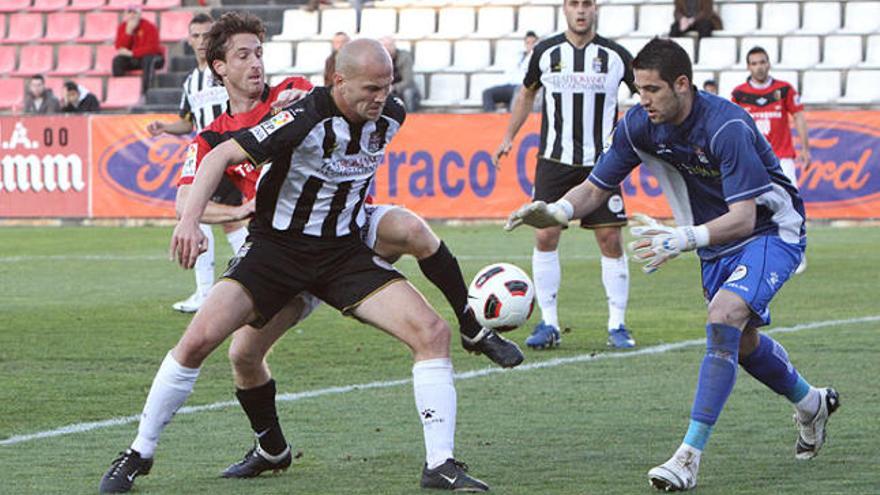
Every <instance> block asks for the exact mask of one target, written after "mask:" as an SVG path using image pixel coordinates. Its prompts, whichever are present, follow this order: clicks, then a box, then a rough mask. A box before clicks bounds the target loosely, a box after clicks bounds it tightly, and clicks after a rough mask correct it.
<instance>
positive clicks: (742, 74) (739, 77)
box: [718, 70, 749, 98]
mask: <svg viewBox="0 0 880 495" xmlns="http://www.w3.org/2000/svg"><path fill="white" fill-rule="evenodd" d="M748 77H749V72H748V71H746V70H726V71H722V72H721V73H720V74H719V75H718V96H722V97H724V98H730V95H731V93H733V88H735V87H737V86H739V85H740V84H742V83H744V82H745V81H746V79H747V78H748Z"/></svg>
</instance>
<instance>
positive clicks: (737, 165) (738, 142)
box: [710, 120, 773, 203]
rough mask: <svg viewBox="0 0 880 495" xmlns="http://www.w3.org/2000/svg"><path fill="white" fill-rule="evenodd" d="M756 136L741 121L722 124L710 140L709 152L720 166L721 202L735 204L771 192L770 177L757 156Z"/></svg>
mask: <svg viewBox="0 0 880 495" xmlns="http://www.w3.org/2000/svg"><path fill="white" fill-rule="evenodd" d="M756 139H758V135H757V134H756V133H755V131H754V130H752V129H751V128H750V127H749V126H748V125H746V123H745V122H744V121H742V120H733V121H730V122H728V123H727V124H725V125H724V126H723V127H722V128H721V129H720V130H719V131H718V132H717V133H716V134H715V136H714V137H713V138H712V140H711V142H710V148H711V150H712V153H713V154H714V155H715V156H716V157H717V158H718V160H719V162H720V165H721V188H722V191H723V193H724V201H726V202H727V203H736V202H738V201H743V200H746V199H751V198H754V197H757V196H760V195H761V194H764V193H765V192H767V191H770V190H771V189H772V188H773V184H772V183H771V181H770V174H769V173H768V172H767V169H766V167H765V166H764V162H763V161H762V160H761V157H760V156H759V155H758V150H757V148H756V147H755V140H756Z"/></svg>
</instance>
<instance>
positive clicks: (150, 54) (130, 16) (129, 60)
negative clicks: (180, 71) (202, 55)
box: [113, 5, 165, 93]
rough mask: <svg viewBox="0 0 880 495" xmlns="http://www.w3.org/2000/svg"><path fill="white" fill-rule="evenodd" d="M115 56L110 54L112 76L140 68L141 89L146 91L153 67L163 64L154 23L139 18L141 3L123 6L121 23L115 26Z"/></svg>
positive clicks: (160, 46)
mask: <svg viewBox="0 0 880 495" xmlns="http://www.w3.org/2000/svg"><path fill="white" fill-rule="evenodd" d="M114 45H115V46H116V50H117V53H116V56H115V57H113V76H114V77H119V76H124V75H125V73H126V72H128V71H131V70H138V69H140V70H142V71H143V80H142V81H143V82H142V84H141V91H142V92H143V93H146V92H147V89H148V88H149V87H150V80H151V79H152V78H153V73H154V72H155V71H156V69H161V68H162V66H163V65H165V58H164V57H163V56H162V53H163V52H162V45H160V44H159V30H158V29H157V28H156V25H155V24H153V23H152V22H150V21H147V20H145V19H141V7H140V6H139V5H131V6H129V7H128V8H127V9H125V14H124V15H123V17H122V23H120V24H119V27H117V28H116V43H115V44H114Z"/></svg>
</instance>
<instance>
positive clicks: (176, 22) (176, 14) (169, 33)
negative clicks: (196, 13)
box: [108, 10, 193, 92]
mask: <svg viewBox="0 0 880 495" xmlns="http://www.w3.org/2000/svg"><path fill="white" fill-rule="evenodd" d="M160 15H161V20H160V25H159V41H161V42H163V43H168V42H173V41H180V40H183V39H186V37H187V36H189V21H190V20H192V16H193V14H192V12H190V11H188V10H176V11H175V10H171V11H166V12H162V13H161V14H160ZM108 92H109V91H108Z"/></svg>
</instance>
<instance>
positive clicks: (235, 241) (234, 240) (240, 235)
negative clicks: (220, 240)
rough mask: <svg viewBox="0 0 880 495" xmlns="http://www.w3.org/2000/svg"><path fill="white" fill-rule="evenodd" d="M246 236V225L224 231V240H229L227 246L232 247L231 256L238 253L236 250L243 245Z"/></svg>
mask: <svg viewBox="0 0 880 495" xmlns="http://www.w3.org/2000/svg"><path fill="white" fill-rule="evenodd" d="M247 236H248V229H247V228H246V227H241V228H240V229H238V230H234V231H232V232H227V233H226V240H227V241H229V247H231V248H232V255H233V256H235V255H236V254H238V250H239V249H241V247H242V246H244V241H245V239H247Z"/></svg>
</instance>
